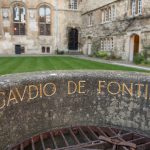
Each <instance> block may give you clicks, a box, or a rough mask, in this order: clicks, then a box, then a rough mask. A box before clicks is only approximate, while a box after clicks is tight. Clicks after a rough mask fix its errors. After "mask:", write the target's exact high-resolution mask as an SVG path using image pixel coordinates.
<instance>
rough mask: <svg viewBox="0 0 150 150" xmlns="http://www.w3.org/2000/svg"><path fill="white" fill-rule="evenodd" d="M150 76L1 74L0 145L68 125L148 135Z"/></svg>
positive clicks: (54, 73)
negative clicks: (109, 128)
mask: <svg viewBox="0 0 150 150" xmlns="http://www.w3.org/2000/svg"><path fill="white" fill-rule="evenodd" d="M149 93H150V76H149V74H146V73H145V74H142V73H125V72H108V71H107V72H105V71H76V72H73V71H57V72H54V71H52V72H36V73H25V74H14V75H6V76H1V77H0V149H6V148H7V147H11V146H12V145H14V144H16V143H18V142H19V141H23V140H24V139H27V138H29V137H32V136H33V135H36V134H39V133H42V132H46V131H48V130H51V129H56V128H64V127H70V126H78V125H79V126H82V125H83V126H86V125H95V126H110V127H117V128H120V129H126V130H132V131H135V132H139V133H141V134H144V135H148V136H150V97H149Z"/></svg>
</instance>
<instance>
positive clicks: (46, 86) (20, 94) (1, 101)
mask: <svg viewBox="0 0 150 150" xmlns="http://www.w3.org/2000/svg"><path fill="white" fill-rule="evenodd" d="M87 84H88V81H83V80H81V81H78V82H75V81H67V83H66V86H67V88H66V89H67V90H64V91H63V92H64V93H65V94H67V95H68V96H69V95H73V94H86V95H88V90H87V88H88V87H87V86H86V85H87ZM91 86H92V87H93V89H96V93H97V94H99V95H104V94H108V95H112V96H117V95H120V94H121V95H128V96H130V97H133V96H136V97H137V98H140V97H143V98H144V99H145V100H149V99H150V98H149V90H150V85H149V84H143V83H132V82H130V83H119V82H118V81H109V82H108V81H101V80H98V81H97V84H96V85H93V84H92V85H91ZM95 86H96V88H95ZM59 88H61V85H60V87H59ZM57 89H58V86H57V85H56V84H55V83H53V82H47V83H39V84H31V85H26V86H24V87H21V88H19V87H13V88H12V89H10V90H9V91H7V92H6V91H3V90H0V110H2V109H4V108H5V107H9V106H10V105H15V104H18V103H21V102H23V101H26V102H30V101H33V100H35V99H37V98H41V99H42V98H43V97H51V96H54V95H55V94H57Z"/></svg>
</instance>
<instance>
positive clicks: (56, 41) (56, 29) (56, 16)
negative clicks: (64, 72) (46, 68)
mask: <svg viewBox="0 0 150 150" xmlns="http://www.w3.org/2000/svg"><path fill="white" fill-rule="evenodd" d="M58 27H59V25H58V0H55V26H54V28H55V48H56V50H57V49H58V41H59V32H58V29H59V28H58Z"/></svg>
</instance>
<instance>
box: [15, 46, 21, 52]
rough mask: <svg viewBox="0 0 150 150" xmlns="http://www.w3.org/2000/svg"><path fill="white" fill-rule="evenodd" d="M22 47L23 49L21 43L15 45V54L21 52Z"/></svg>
mask: <svg viewBox="0 0 150 150" xmlns="http://www.w3.org/2000/svg"><path fill="white" fill-rule="evenodd" d="M21 52H22V49H21V45H15V54H21Z"/></svg>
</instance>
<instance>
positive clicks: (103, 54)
mask: <svg viewBox="0 0 150 150" xmlns="http://www.w3.org/2000/svg"><path fill="white" fill-rule="evenodd" d="M95 55H96V57H100V58H107V57H108V52H106V51H97V52H96V54H95Z"/></svg>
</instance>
